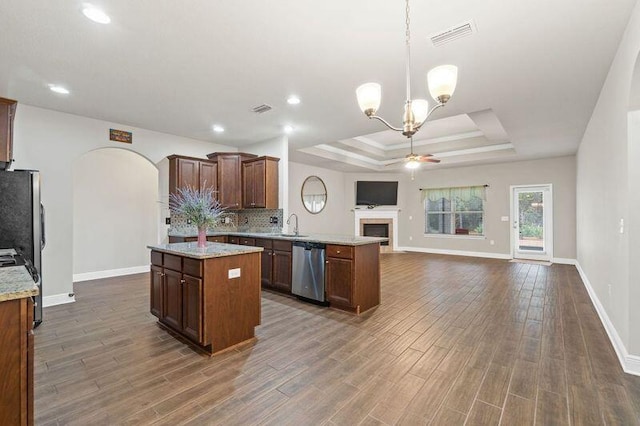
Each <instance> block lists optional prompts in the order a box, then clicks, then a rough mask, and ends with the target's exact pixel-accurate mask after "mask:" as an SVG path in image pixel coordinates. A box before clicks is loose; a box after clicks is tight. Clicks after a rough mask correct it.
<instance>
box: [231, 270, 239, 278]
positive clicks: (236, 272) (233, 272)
mask: <svg viewBox="0 0 640 426" xmlns="http://www.w3.org/2000/svg"><path fill="white" fill-rule="evenodd" d="M231 278H240V268H235V269H229V279H231Z"/></svg>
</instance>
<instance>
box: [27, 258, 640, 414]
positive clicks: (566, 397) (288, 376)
mask: <svg viewBox="0 0 640 426" xmlns="http://www.w3.org/2000/svg"><path fill="white" fill-rule="evenodd" d="M381 272H382V287H381V294H382V295H381V298H382V304H381V305H380V306H379V307H377V308H375V309H372V310H371V311H369V312H367V313H365V314H364V315H361V316H354V315H351V314H348V313H345V312H341V311H337V310H332V309H326V308H323V307H318V306H315V305H311V304H305V303H302V302H301V301H299V300H296V299H294V298H291V297H287V296H283V295H281V294H278V293H272V292H269V291H263V292H262V321H261V325H260V326H259V327H257V328H256V338H257V339H256V342H255V343H253V344H251V345H248V346H244V347H240V348H237V349H235V350H232V351H229V352H227V353H225V354H221V355H219V356H215V357H212V358H210V357H208V356H203V355H202V354H201V353H199V352H197V351H195V350H194V349H193V348H192V347H190V346H189V345H188V343H186V342H185V341H184V340H178V339H176V338H175V336H174V335H173V334H172V333H170V332H168V331H167V330H166V329H164V328H163V327H160V326H158V324H157V320H156V318H155V317H153V316H152V315H151V314H150V313H149V312H148V306H149V305H148V300H149V283H148V279H149V275H148V274H137V275H131V276H124V277H114V278H107V279H101V280H95V281H87V282H83V283H79V284H76V285H75V286H74V291H75V294H76V300H77V302H76V303H74V304H69V305H61V306H54V307H49V308H45V310H44V323H43V324H42V326H41V327H38V328H37V329H36V330H35V362H34V364H35V371H36V374H35V394H36V400H35V405H36V407H35V415H36V424H43V425H58V424H65V425H72V424H78V425H86V424H135V425H139V424H152V423H154V424H156V425H173V424H184V423H189V424H194V425H195V424H224V425H229V424H242V425H245V424H260V423H262V424H273V425H276V424H277V425H283V424H285V425H286V424H291V425H300V424H319V425H323V424H324V425H328V426H336V425H343V424H349V425H352V424H367V425H369V424H370V425H376V424H378V425H379V424H398V425H415V424H429V422H431V424H453V425H455V424H462V423H465V422H466V424H496V423H497V422H498V421H499V419H502V424H531V423H532V419H533V418H534V417H533V416H535V423H536V424H539V425H549V424H560V425H561V424H576V425H577V424H602V423H606V424H637V423H638V419H639V416H640V402H638V401H640V378H638V377H633V376H629V375H627V374H625V373H623V372H622V369H621V368H620V367H619V364H618V360H617V357H616V355H615V351H614V350H613V348H612V347H611V344H610V343H609V341H608V337H607V335H606V332H605V331H604V328H603V327H602V325H601V323H600V320H599V318H598V316H597V313H596V311H595V310H594V308H593V306H592V305H591V301H590V298H589V295H588V293H587V292H586V290H585V288H584V285H583V284H582V282H581V281H580V276H579V274H578V273H577V271H576V269H575V268H574V267H572V266H568V265H553V266H550V267H547V266H540V265H530V264H517V263H510V262H505V261H503V260H495V259H480V258H471V257H448V256H443V255H432V254H424V253H390V254H385V255H382V256H381ZM570 422H571V423H570Z"/></svg>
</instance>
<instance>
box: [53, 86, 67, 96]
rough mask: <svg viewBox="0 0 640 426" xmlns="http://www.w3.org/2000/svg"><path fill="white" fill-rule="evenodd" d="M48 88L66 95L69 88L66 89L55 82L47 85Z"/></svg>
mask: <svg viewBox="0 0 640 426" xmlns="http://www.w3.org/2000/svg"><path fill="white" fill-rule="evenodd" d="M49 90H51V91H52V92H56V93H60V94H61V95H68V94H69V90H67V89H66V88H64V87H62V86H58V85H57V84H50V85H49Z"/></svg>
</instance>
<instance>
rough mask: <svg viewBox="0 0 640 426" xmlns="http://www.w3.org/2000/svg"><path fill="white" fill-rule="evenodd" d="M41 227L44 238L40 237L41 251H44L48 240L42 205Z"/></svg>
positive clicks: (41, 206)
mask: <svg viewBox="0 0 640 426" xmlns="http://www.w3.org/2000/svg"><path fill="white" fill-rule="evenodd" d="M40 227H41V229H42V236H41V237H40V240H41V241H40V242H41V244H40V250H42V249H43V248H44V246H46V245H47V239H46V237H45V231H44V206H43V205H42V204H40Z"/></svg>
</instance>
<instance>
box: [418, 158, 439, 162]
mask: <svg viewBox="0 0 640 426" xmlns="http://www.w3.org/2000/svg"><path fill="white" fill-rule="evenodd" d="M418 161H419V162H421V163H439V162H440V160H438V159H437V158H420V159H418Z"/></svg>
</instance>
